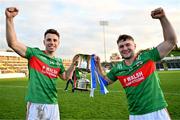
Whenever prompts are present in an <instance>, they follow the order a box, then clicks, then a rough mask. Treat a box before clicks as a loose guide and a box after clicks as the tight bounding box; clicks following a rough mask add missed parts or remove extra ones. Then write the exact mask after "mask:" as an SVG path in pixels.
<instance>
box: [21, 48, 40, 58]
mask: <svg viewBox="0 0 180 120" xmlns="http://www.w3.org/2000/svg"><path fill="white" fill-rule="evenodd" d="M39 51H40V50H39V48H31V47H27V50H26V55H25V57H26V58H27V59H30V58H31V57H32V56H33V55H35V53H36V52H39Z"/></svg>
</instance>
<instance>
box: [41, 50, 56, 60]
mask: <svg viewBox="0 0 180 120" xmlns="http://www.w3.org/2000/svg"><path fill="white" fill-rule="evenodd" d="M44 52H45V54H46V55H48V56H49V57H51V58H53V57H55V52H48V51H46V50H45V51H44Z"/></svg>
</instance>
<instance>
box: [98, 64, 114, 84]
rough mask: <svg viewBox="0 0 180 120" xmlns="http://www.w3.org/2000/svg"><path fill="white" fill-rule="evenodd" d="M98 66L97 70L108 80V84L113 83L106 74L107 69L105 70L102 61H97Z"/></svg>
mask: <svg viewBox="0 0 180 120" xmlns="http://www.w3.org/2000/svg"><path fill="white" fill-rule="evenodd" d="M96 68H97V71H98V73H99V74H100V75H101V76H102V77H103V78H104V80H106V81H107V83H108V85H109V84H112V81H111V80H110V79H109V78H108V77H107V76H106V73H105V71H104V70H103V68H102V66H101V64H100V63H97V64H96Z"/></svg>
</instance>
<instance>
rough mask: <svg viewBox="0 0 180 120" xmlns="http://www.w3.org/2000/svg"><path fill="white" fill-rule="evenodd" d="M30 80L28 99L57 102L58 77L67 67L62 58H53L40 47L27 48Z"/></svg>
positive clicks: (37, 101)
mask: <svg viewBox="0 0 180 120" xmlns="http://www.w3.org/2000/svg"><path fill="white" fill-rule="evenodd" d="M26 58H27V59H28V69H29V82H28V91H27V96H26V101H29V102H33V103H42V104H56V103H57V89H56V84H57V79H58V76H59V75H60V74H62V73H63V72H64V71H65V69H64V66H63V64H62V60H61V59H60V58H55V57H53V58H51V57H49V56H48V55H46V54H45V52H44V51H42V50H40V49H38V48H30V47H28V48H27V51H26Z"/></svg>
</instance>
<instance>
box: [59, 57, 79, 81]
mask: <svg viewBox="0 0 180 120" xmlns="http://www.w3.org/2000/svg"><path fill="white" fill-rule="evenodd" d="M78 58H79V56H78V55H76V56H74V58H73V61H72V63H71V65H70V67H69V68H68V69H67V70H66V72H64V73H63V74H62V75H60V76H59V77H60V78H61V79H63V80H69V79H72V76H73V72H74V70H75V68H76V66H77V63H78Z"/></svg>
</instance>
